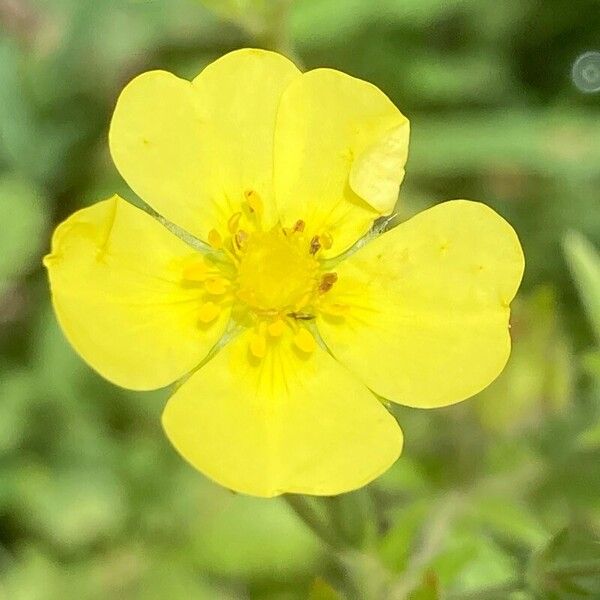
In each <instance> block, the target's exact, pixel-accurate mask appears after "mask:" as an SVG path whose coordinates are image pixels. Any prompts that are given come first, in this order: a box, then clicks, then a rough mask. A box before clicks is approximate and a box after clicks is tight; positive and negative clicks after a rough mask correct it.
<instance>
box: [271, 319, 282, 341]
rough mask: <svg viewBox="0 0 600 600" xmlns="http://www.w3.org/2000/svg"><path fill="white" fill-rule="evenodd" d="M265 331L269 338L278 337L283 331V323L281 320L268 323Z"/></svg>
mask: <svg viewBox="0 0 600 600" xmlns="http://www.w3.org/2000/svg"><path fill="white" fill-rule="evenodd" d="M267 331H268V332H269V335H270V336H271V337H280V336H281V335H282V334H283V332H284V331H285V323H284V321H283V320H282V319H277V321H273V322H272V323H269V325H268V326H267Z"/></svg>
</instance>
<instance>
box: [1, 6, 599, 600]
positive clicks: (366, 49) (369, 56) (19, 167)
mask: <svg viewBox="0 0 600 600" xmlns="http://www.w3.org/2000/svg"><path fill="white" fill-rule="evenodd" d="M599 39H600V11H598V7H597V3H596V1H595V0H577V1H576V2H564V1H563V0H526V1H519V2H496V1H495V0H379V1H378V2H373V1H371V0H295V2H291V1H287V0H271V1H266V0H227V1H219V2H217V1H216V0H102V1H101V2H99V1H98V0H0V219H1V220H0V222H1V223H2V230H1V234H0V356H1V362H0V598H2V599H4V598H6V599H10V600H54V599H71V598H72V599H77V600H80V599H81V600H87V599H90V600H95V599H105V598H119V599H124V600H129V599H132V600H135V599H140V600H142V599H143V600H153V599H156V600H163V599H169V600H180V599H181V600H183V599H186V600H187V599H189V598H194V599H202V598H207V599H228V598H231V599H233V598H235V599H237V598H242V599H243V598H252V599H257V600H261V599H265V600H275V599H281V600H284V599H290V600H291V599H295V598H311V600H334V599H336V598H337V599H339V598H354V597H355V598H367V599H368V598H371V597H379V598H382V597H383V598H386V599H387V598H392V599H393V598H400V599H401V598H406V599H410V600H435V599H439V598H448V599H455V600H459V599H460V598H462V599H466V598H497V599H499V600H504V599H508V600H527V599H532V598H540V599H546V598H547V599H551V600H553V599H570V598H600V585H599V582H600V575H598V572H599V571H598V568H599V565H598V562H599V560H600V542H599V540H600V538H599V537H598V535H597V534H596V533H595V532H596V531H597V529H598V527H599V525H600V472H599V470H598V465H599V464H600V463H599V459H600V402H599V401H600V346H599V339H600V257H599V254H598V248H599V246H600V195H599V191H598V190H599V189H600V95H599V94H596V95H593V94H588V95H585V94H581V93H580V92H578V91H577V89H576V88H575V87H574V86H573V85H572V84H571V81H570V68H571V64H572V62H573V61H574V60H575V58H576V57H577V56H578V55H579V54H581V53H583V52H584V51H586V50H590V49H594V44H596V45H597V44H598V40H599ZM246 45H259V46H270V47H277V48H279V49H282V50H284V51H286V52H288V53H289V54H290V55H293V56H294V58H295V59H296V60H299V61H301V62H302V64H303V66H304V67H306V68H312V67H317V66H330V67H335V68H339V69H342V70H344V71H347V72H349V73H351V74H353V75H355V76H358V77H362V78H365V79H367V80H370V81H372V82H374V83H376V84H377V85H379V86H380V87H381V88H382V89H383V90H385V91H386V92H387V93H388V94H389V95H390V96H391V98H392V99H393V100H394V101H395V102H396V103H397V105H398V106H399V107H400V108H401V109H402V110H403V112H405V113H406V114H407V115H408V116H409V117H410V118H411V121H412V132H413V137H412V152H411V156H410V159H409V165H408V169H407V173H408V176H407V179H406V182H405V184H404V186H403V189H402V193H401V202H400V204H399V214H400V217H401V218H406V217H408V216H410V215H411V214H413V213H415V212H416V211H418V210H421V209H422V208H425V207H427V206H430V205H432V204H434V203H435V202H438V201H441V200H444V199H448V198H450V197H468V198H475V199H481V200H483V201H485V202H487V203H489V204H490V205H492V206H493V207H494V208H496V209H497V210H498V211H499V212H500V213H501V214H503V215H504V216H506V217H507V218H508V219H509V220H510V221H511V222H512V223H513V224H514V226H515V228H516V229H517V231H518V233H519V235H520V238H521V240H522V242H523V246H524V248H525V254H526V257H527V272H526V278H525V283H524V286H523V289H522V293H521V295H520V297H519V298H518V300H517V302H516V303H515V306H514V317H513V322H512V332H513V340H514V350H513V355H512V359H511V362H510V364H509V366H508V367H507V369H506V371H505V373H504V374H503V375H502V376H501V377H500V378H499V379H498V380H497V382H495V383H494V384H493V385H492V386H490V388H489V389H488V390H486V391H485V392H483V393H481V394H480V395H479V396H478V397H476V398H475V399H473V400H471V401H469V402H466V403H464V404H462V405H459V406H455V407H451V408H447V409H441V410H439V411H432V412H428V411H416V410H410V409H404V408H401V407H392V410H393V411H394V413H395V414H396V415H397V416H398V418H399V420H400V422H401V424H402V425H403V428H404V430H405V434H406V446H405V451H404V456H403V458H402V459H401V460H399V461H398V463H397V464H396V465H395V466H394V467H393V468H392V469H391V470H390V471H389V472H388V473H386V474H385V475H384V476H383V477H382V478H381V479H380V480H379V481H377V482H375V483H374V484H372V485H371V486H369V487H368V488H366V489H365V490H361V491H359V492H355V493H352V494H348V495H345V496H342V497H340V498H336V499H331V500H326V501H324V502H323V503H322V504H320V505H319V506H317V507H316V508H318V509H319V510H320V511H321V512H320V514H319V515H318V517H319V518H320V519H321V520H322V522H323V523H326V524H327V526H328V527H330V528H331V529H332V530H333V534H332V535H334V536H335V540H337V541H338V542H339V544H338V545H337V546H336V548H335V549H332V548H329V547H327V545H326V544H323V543H322V542H320V541H319V539H318V537H316V536H315V535H313V533H312V532H311V531H310V530H309V529H308V528H307V527H306V526H305V525H304V523H302V522H301V521H300V520H299V519H298V518H297V515H295V514H294V513H293V512H292V511H291V510H290V508H289V506H287V505H286V504H284V503H283V502H282V501H280V500H271V501H263V500H257V499H251V498H245V497H241V496H235V495H233V494H231V493H229V492H227V491H226V490H223V489H220V488H218V487H217V486H215V485H213V484H212V483H210V482H208V481H206V480H205V479H204V478H203V477H202V476H201V475H199V474H198V473H196V472H194V471H192V469H190V468H189V467H188V466H187V465H185V464H184V463H183V462H182V461H181V460H180V459H179V458H178V457H177V456H176V455H175V453H174V451H173V450H172V449H171V448H170V447H169V445H168V443H167V441H166V439H165V438H164V436H163V435H162V432H161V430H160V424H159V416H160V412H161V408H162V406H163V404H164V402H165V399H166V397H167V393H168V392H167V391H161V392H156V393H152V394H137V393H133V392H127V391H123V390H120V389H117V388H115V387H113V386H111V385H110V384H108V383H106V382H104V381H103V380H102V379H101V378H100V377H99V376H97V375H96V374H95V373H93V372H92V371H90V369H89V368H88V367H87V366H86V365H85V364H83V363H82V361H80V360H79V358H77V357H76V356H75V355H74V353H73V352H72V350H71V349H70V348H69V346H68V345H67V343H66V342H65V340H64V339H63V337H62V335H61V333H60V331H59V329H58V326H57V324H56V322H55V319H54V316H53V314H52V312H51V309H50V307H49V294H48V289H47V284H46V281H45V277H44V273H43V272H42V269H41V266H40V259H41V256H42V254H43V253H44V252H45V250H46V249H47V247H48V240H49V235H50V231H51V227H52V226H53V224H55V223H56V222H58V221H60V220H61V219H62V218H64V217H65V216H66V215H67V214H69V213H70V212H72V211H73V210H75V209H77V208H78V207H81V206H84V205H86V204H89V203H91V202H94V201H97V200H100V199H103V198H105V197H107V196H109V195H111V194H112V193H114V192H119V193H121V194H123V195H124V196H125V197H129V198H130V199H131V200H132V201H135V198H133V197H132V194H131V192H129V191H128V190H127V188H126V187H125V185H124V184H123V182H122V181H121V180H120V179H119V177H118V175H117V173H116V171H115V169H114V167H113V166H112V164H111V162H110V159H109V156H108V152H107V143H106V132H107V125H108V122H109V119H110V114H111V110H112V107H113V105H114V102H115V99H116V97H117V94H118V93H119V90H120V89H121V88H122V86H123V85H124V84H125V83H126V82H127V81H128V79H130V78H131V77H132V76H133V75H135V74H137V73H139V72H142V71H144V70H147V69H152V68H165V69H169V70H172V71H174V72H176V73H177V74H179V75H181V76H192V75H194V74H195V73H197V72H198V71H199V70H200V69H201V68H202V67H203V66H204V65H205V64H207V63H208V62H210V61H211V60H213V59H214V58H216V57H218V56H220V55H221V54H223V53H225V52H227V51H229V50H232V49H235V48H238V47H242V46H246ZM595 49H598V48H595ZM563 250H564V253H563ZM594 569H595V570H594ZM590 573H593V575H590Z"/></svg>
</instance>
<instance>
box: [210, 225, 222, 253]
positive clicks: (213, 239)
mask: <svg viewBox="0 0 600 600" xmlns="http://www.w3.org/2000/svg"><path fill="white" fill-rule="evenodd" d="M208 243H209V244H210V245H211V246H212V247H213V248H214V249H215V250H219V249H220V248H222V247H223V238H222V237H221V234H220V233H219V232H218V231H217V230H216V229H211V230H210V231H209V232H208Z"/></svg>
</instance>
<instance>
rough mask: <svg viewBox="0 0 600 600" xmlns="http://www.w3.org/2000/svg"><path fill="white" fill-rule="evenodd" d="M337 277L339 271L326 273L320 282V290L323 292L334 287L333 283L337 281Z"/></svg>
mask: <svg viewBox="0 0 600 600" xmlns="http://www.w3.org/2000/svg"><path fill="white" fill-rule="evenodd" d="M337 279H338V276H337V273H325V274H324V275H323V277H322V278H321V283H320V284H319V292H321V294H324V293H325V292H328V291H329V290H330V289H331V288H332V287H333V284H334V283H335V282H336V281H337Z"/></svg>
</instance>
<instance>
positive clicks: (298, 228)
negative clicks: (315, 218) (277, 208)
mask: <svg viewBox="0 0 600 600" xmlns="http://www.w3.org/2000/svg"><path fill="white" fill-rule="evenodd" d="M305 226H306V223H305V222H304V221H302V219H299V220H298V221H296V224H295V225H294V228H293V229H292V231H294V232H296V231H299V232H300V233H302V232H303V231H304V227H305Z"/></svg>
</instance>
